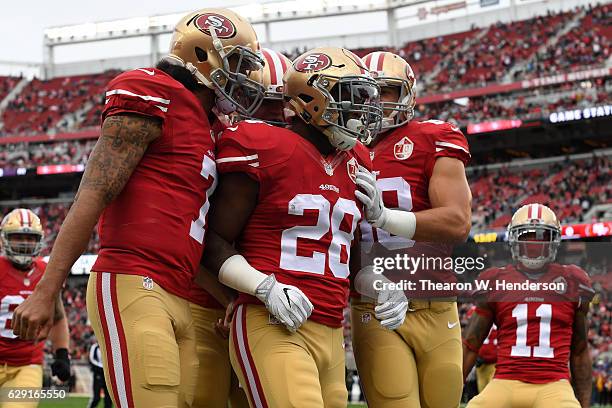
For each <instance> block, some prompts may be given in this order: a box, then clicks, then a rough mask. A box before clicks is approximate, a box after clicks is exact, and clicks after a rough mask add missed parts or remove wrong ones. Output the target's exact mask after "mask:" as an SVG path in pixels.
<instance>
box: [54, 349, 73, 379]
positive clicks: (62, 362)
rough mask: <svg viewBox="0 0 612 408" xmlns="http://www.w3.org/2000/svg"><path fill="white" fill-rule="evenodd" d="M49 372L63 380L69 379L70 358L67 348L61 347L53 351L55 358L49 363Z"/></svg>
mask: <svg viewBox="0 0 612 408" xmlns="http://www.w3.org/2000/svg"><path fill="white" fill-rule="evenodd" d="M51 374H53V375H55V376H57V378H59V379H60V381H62V382H64V381H67V380H68V379H70V358H69V357H68V349H65V348H61V349H57V350H56V351H55V360H54V361H53V364H51Z"/></svg>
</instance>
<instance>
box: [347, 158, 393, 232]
mask: <svg viewBox="0 0 612 408" xmlns="http://www.w3.org/2000/svg"><path fill="white" fill-rule="evenodd" d="M355 183H356V184H357V185H358V186H359V187H361V189H362V190H363V192H362V191H359V190H356V191H355V196H356V197H357V199H359V201H361V202H362V203H363V205H364V206H365V211H366V219H367V220H368V222H370V223H372V225H374V226H375V227H380V226H382V225H383V224H384V223H385V222H384V221H385V220H384V218H385V215H386V212H385V211H384V210H385V205H384V203H383V200H382V194H381V193H380V190H379V189H378V187H376V177H375V176H374V174H372V173H370V172H369V171H368V169H366V168H365V167H363V166H359V167H358V168H357V174H356V179H355ZM364 193H365V194H364Z"/></svg>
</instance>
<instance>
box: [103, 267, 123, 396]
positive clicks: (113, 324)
mask: <svg viewBox="0 0 612 408" xmlns="http://www.w3.org/2000/svg"><path fill="white" fill-rule="evenodd" d="M100 273H101V274H102V304H103V305H104V319H105V320H106V324H107V326H108V336H109V337H110V339H109V340H110V344H111V349H110V350H109V351H110V354H111V355H112V358H113V366H114V369H115V381H116V383H117V389H116V390H115V392H116V393H117V398H119V407H120V408H121V407H128V400H127V392H126V387H125V377H124V375H123V358H122V356H121V343H120V341H119V331H118V330H117V321H116V319H115V315H114V313H113V298H112V296H111V284H110V279H111V274H110V273H108V272H100Z"/></svg>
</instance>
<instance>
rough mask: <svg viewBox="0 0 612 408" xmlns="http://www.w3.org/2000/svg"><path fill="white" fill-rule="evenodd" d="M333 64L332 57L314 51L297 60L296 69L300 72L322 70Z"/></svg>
mask: <svg viewBox="0 0 612 408" xmlns="http://www.w3.org/2000/svg"><path fill="white" fill-rule="evenodd" d="M330 65H331V58H330V57H329V56H328V55H327V54H323V53H313V54H308V55H304V56H303V57H302V58H300V59H298V60H297V61H295V69H296V71H300V72H306V71H309V72H316V71H321V70H323V69H325V68H327V67H329V66H330Z"/></svg>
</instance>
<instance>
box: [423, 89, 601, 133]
mask: <svg viewBox="0 0 612 408" xmlns="http://www.w3.org/2000/svg"><path fill="white" fill-rule="evenodd" d="M611 90H612V78H607V79H605V80H604V79H603V78H597V79H594V80H592V81H591V82H590V85H589V87H588V88H583V87H581V85H580V84H579V83H563V84H560V85H556V86H551V87H547V88H543V89H538V90H525V91H522V92H514V93H510V94H502V95H491V96H477V97H474V98H470V99H469V101H468V104H467V106H463V105H459V104H457V103H455V102H453V101H447V102H441V103H434V104H428V105H418V106H417V108H416V116H417V117H418V118H419V119H438V120H444V121H451V122H454V123H456V124H458V125H460V126H465V125H467V124H468V123H479V122H483V121H488V120H495V119H521V120H530V119H540V118H543V117H544V118H546V117H547V116H548V115H549V114H550V113H552V112H556V111H563V110H569V109H575V108H586V107H589V106H593V105H599V104H603V103H605V102H607V100H608V99H609V94H610V91H611Z"/></svg>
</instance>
